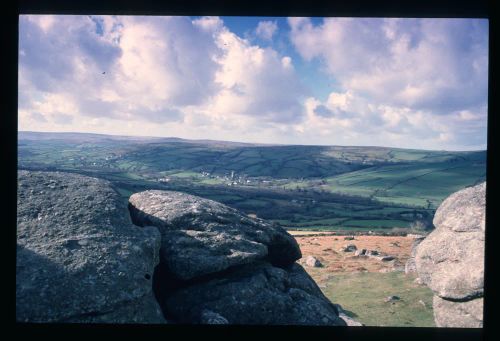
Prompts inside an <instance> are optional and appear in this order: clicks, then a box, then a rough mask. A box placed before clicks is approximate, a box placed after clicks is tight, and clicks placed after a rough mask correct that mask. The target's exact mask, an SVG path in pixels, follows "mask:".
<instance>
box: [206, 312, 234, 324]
mask: <svg viewBox="0 0 500 341" xmlns="http://www.w3.org/2000/svg"><path fill="white" fill-rule="evenodd" d="M200 323H202V324H228V323H229V322H228V320H227V319H226V318H225V317H224V316H221V315H220V314H217V313H215V312H213V311H211V310H203V311H202V312H201V318H200Z"/></svg>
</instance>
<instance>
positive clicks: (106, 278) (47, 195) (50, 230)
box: [16, 171, 165, 323]
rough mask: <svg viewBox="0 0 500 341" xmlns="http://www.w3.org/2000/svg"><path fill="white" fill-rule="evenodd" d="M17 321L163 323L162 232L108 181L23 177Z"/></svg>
mask: <svg viewBox="0 0 500 341" xmlns="http://www.w3.org/2000/svg"><path fill="white" fill-rule="evenodd" d="M17 205H18V206H17V207H18V213H17V255H16V259H17V261H16V319H17V320H18V321H20V322H26V321H28V322H101V323H102V322H105V323H106V322H109V323H165V320H164V318H163V316H162V314H161V311H160V309H159V306H158V304H157V302H156V301H155V300H154V298H153V293H152V275H153V271H154V268H155V266H156V265H157V264H158V262H159V257H158V254H159V248H160V233H159V232H158V230H157V229H156V228H139V227H137V226H134V225H133V224H132V223H131V221H130V217H129V215H128V214H126V212H127V207H126V203H124V202H122V201H121V198H120V197H119V195H118V194H117V193H116V192H115V191H114V189H113V188H112V187H111V185H110V183H109V182H107V181H104V180H99V179H95V178H90V177H86V176H81V175H76V174H71V173H59V172H29V171H19V172H18V198H17Z"/></svg>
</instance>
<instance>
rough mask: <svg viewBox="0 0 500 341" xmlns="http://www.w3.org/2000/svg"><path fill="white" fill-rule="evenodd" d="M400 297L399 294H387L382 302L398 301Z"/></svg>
mask: <svg viewBox="0 0 500 341" xmlns="http://www.w3.org/2000/svg"><path fill="white" fill-rule="evenodd" d="M400 299H401V298H400V297H399V296H395V295H392V296H387V297H386V298H385V299H384V302H387V303H390V302H396V301H399V300H400Z"/></svg>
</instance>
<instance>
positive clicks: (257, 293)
mask: <svg viewBox="0 0 500 341" xmlns="http://www.w3.org/2000/svg"><path fill="white" fill-rule="evenodd" d="M164 304H165V307H166V309H167V313H168V316H172V317H173V318H174V319H175V320H176V321H180V322H181V323H193V322H194V323H198V322H201V321H202V320H203V318H202V315H203V311H205V310H209V311H211V312H214V313H217V314H220V315H222V316H224V318H225V319H227V321H228V323H229V324H245V325H256V324H263V325H345V324H346V323H345V322H344V321H343V320H342V319H341V318H339V316H338V311H337V309H336V307H335V306H334V305H333V304H332V303H331V302H330V301H329V300H328V299H327V298H326V297H325V296H324V295H323V293H322V292H321V290H320V289H319V287H318V286H317V285H316V283H315V282H314V281H313V280H312V279H311V277H310V276H309V275H308V274H307V273H306V272H305V271H304V269H303V268H302V267H301V266H300V265H298V264H292V265H289V266H287V267H285V268H278V267H274V266H272V265H271V264H269V263H267V262H256V263H253V264H248V265H243V266H239V267H237V268H233V269H231V270H229V271H228V273H225V274H224V275H223V276H217V277H215V278H211V279H207V280H206V281H203V282H201V283H199V282H194V283H193V284H192V285H189V286H186V287H182V288H180V289H178V290H176V291H174V292H172V293H171V294H170V295H169V296H168V297H167V298H166V299H165V302H164Z"/></svg>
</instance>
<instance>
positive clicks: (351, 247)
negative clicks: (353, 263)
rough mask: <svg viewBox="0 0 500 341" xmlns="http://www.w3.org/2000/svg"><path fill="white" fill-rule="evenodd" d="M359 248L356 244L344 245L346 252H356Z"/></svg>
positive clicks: (343, 248) (343, 249)
mask: <svg viewBox="0 0 500 341" xmlns="http://www.w3.org/2000/svg"><path fill="white" fill-rule="evenodd" d="M357 249H358V248H357V247H356V245H354V244H348V245H344V246H343V247H342V251H344V252H354V251H356V250H357Z"/></svg>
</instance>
